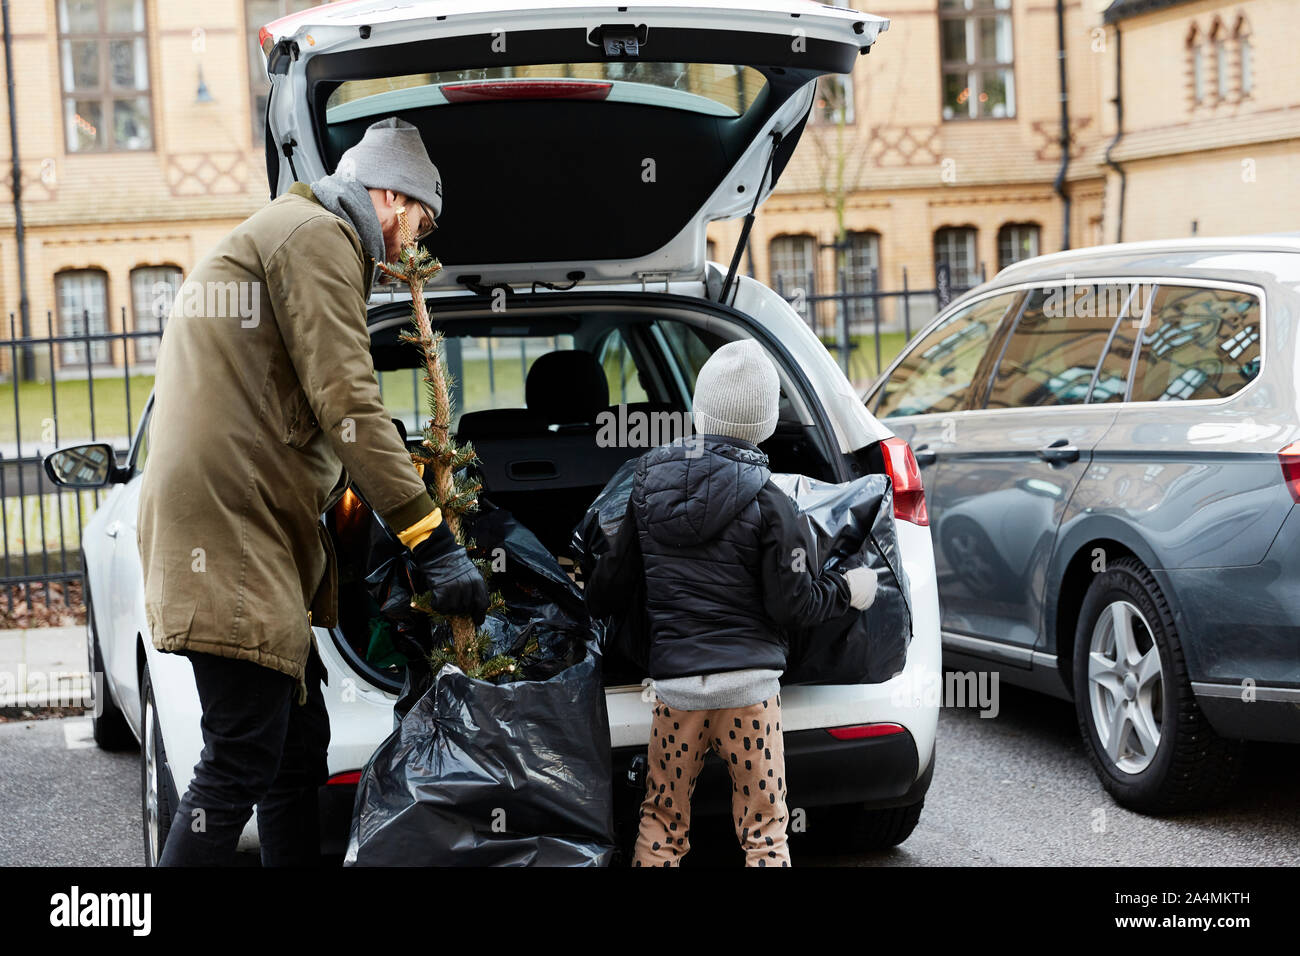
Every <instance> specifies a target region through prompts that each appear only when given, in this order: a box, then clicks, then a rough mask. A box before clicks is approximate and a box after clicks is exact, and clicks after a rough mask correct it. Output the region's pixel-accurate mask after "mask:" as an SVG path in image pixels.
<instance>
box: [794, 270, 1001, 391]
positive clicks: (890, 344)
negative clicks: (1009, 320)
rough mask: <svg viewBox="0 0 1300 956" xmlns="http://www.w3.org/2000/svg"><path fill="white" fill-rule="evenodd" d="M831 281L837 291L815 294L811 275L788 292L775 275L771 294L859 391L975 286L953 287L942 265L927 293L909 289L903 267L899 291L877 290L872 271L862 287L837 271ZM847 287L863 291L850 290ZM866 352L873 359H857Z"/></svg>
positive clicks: (876, 278)
mask: <svg viewBox="0 0 1300 956" xmlns="http://www.w3.org/2000/svg"><path fill="white" fill-rule="evenodd" d="M984 275H985V270H984V266H983V265H981V266H980V279H979V281H980V282H983V281H984ZM836 278H837V282H836V288H837V289H838V291H836V292H828V293H818V292H816V291H815V290H816V284H815V281H814V277H813V276H812V275H809V277H808V282H807V283H806V284H804V285H803V286H800V287H797V288H791V287H789V284H788V283H786V282H785V280H784V277H782V276H777V277H776V290H777V292H778V293H780V294H781V296H782V298H784V299H785V300H786V301H787V302H789V303H790V305H791V306H792V307H793V308H794V309H795V311H797V312H798V313H799V314H800V315H802V316H803V317H804V320H805V321H806V322H807V323H808V324H809V326H811V328H812V330H813V332H815V333H816V334H817V336H818V338H820V339H821V340H822V342H823V344H825V346H826V348H827V349H829V350H830V352H831V354H833V355H835V356H836V358H837V360H838V361H839V363H840V367H841V368H842V369H844V372H845V374H846V375H848V377H849V379H850V381H852V382H853V383H854V384H855V385H858V386H865V385H867V384H869V382H871V381H873V380H874V379H876V378H877V377H879V375H880V373H881V372H883V371H884V369H885V367H886V366H887V365H888V364H889V362H890V361H892V359H893V357H894V355H895V354H897V352H898V350H899V349H901V347H902V346H903V345H905V344H906V343H907V342H910V341H911V340H912V335H913V334H914V333H915V332H916V331H919V330H920V329H921V328H922V327H923V326H924V325H925V324H926V323H928V322H929V321H930V319H932V318H934V316H935V315H936V314H938V312H939V311H941V310H942V309H943V308H944V307H945V306H947V305H948V303H949V302H951V301H952V300H953V299H955V298H956V297H957V296H959V295H962V294H963V293H965V292H968V291H969V290H970V289H973V288H974V287H975V284H962V285H957V286H954V285H953V284H952V280H951V273H950V271H949V269H948V267H947V266H946V265H940V266H939V267H938V268H937V269H936V270H935V275H934V285H933V286H931V287H928V288H927V287H916V286H913V285H912V284H911V281H910V277H909V274H908V270H907V268H906V267H904V269H903V285H902V288H900V289H893V290H886V289H881V288H880V274H879V270H877V269H872V270H871V272H870V275H869V277H865V278H866V281H865V282H863V281H862V278H864V277H855V278H856V279H857V281H856V282H854V283H850V281H849V278H850V277H849V276H848V275H846V273H845V271H844V270H842V269H841V270H839V272H838V275H837V277H836ZM851 284H858V285H862V286H864V288H862V289H857V290H854V289H851ZM867 340H870V341H867ZM868 348H869V349H870V350H871V351H872V352H873V353H874V354H873V355H864V354H862V351H863V349H868ZM873 358H874V361H872V359H873Z"/></svg>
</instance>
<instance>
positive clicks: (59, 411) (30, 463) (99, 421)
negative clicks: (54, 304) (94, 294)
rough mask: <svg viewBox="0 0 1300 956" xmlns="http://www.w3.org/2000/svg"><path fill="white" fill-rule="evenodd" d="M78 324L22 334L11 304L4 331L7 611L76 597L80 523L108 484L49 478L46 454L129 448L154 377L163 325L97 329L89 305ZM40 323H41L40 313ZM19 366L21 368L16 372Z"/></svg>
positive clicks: (0, 508)
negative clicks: (85, 445) (85, 447)
mask: <svg viewBox="0 0 1300 956" xmlns="http://www.w3.org/2000/svg"><path fill="white" fill-rule="evenodd" d="M81 318H82V321H81V322H80V323H78V326H79V327H78V330H77V331H76V332H74V333H70V334H56V332H55V320H54V317H53V315H51V314H50V313H48V312H47V313H46V314H45V316H44V323H43V324H44V326H45V334H44V335H40V334H37V333H36V332H35V331H33V330H29V331H28V333H27V334H22V332H21V330H20V328H19V322H18V319H17V316H15V315H14V314H13V313H10V314H9V316H8V321H7V323H6V328H5V331H6V332H7V333H8V335H7V338H0V409H12V412H13V414H12V417H11V416H9V415H6V414H4V412H3V411H0V545H2V546H3V550H2V551H0V611H3V612H6V613H9V614H12V613H13V612H14V609H15V604H16V603H18V602H27V603H28V604H29V605H30V604H41V603H44V604H47V605H49V604H53V603H58V604H61V605H63V606H65V607H71V606H73V605H74V604H76V603H79V600H80V595H79V594H77V593H76V592H77V587H76V585H78V584H79V582H80V581H81V576H82V566H81V558H80V549H81V532H82V529H83V528H84V527H85V524H86V522H87V521H89V519H90V517H91V515H93V514H94V511H95V509H96V508H97V507H98V506H99V504H100V502H101V501H102V499H103V496H104V495H105V494H106V493H107V492H105V491H103V490H87V491H70V490H66V489H63V488H60V487H59V486H57V485H55V484H54V483H53V482H51V481H50V480H49V479H48V478H47V477H46V475H45V470H44V468H43V467H42V462H43V459H44V457H45V455H47V454H49V453H50V452H51V451H53V450H54V449H55V448H58V447H59V446H61V445H68V444H75V443H77V442H82V441H85V442H90V441H106V442H108V443H109V444H111V445H112V446H113V447H114V448H115V449H116V450H117V451H118V452H119V454H122V453H125V451H126V449H127V448H128V446H129V444H130V435H131V433H132V429H133V428H134V425H135V423H136V416H137V415H138V414H139V412H140V410H141V409H142V408H143V407H144V401H145V399H146V398H147V397H148V394H149V390H150V388H151V387H152V377H153V368H152V364H151V363H144V364H142V363H141V362H139V361H138V360H137V359H138V357H139V356H140V355H141V354H143V355H147V356H149V357H150V358H151V357H152V355H153V354H154V351H155V349H156V346H157V343H158V341H159V340H160V338H161V336H162V330H161V328H159V329H156V330H145V331H126V326H127V314H126V309H125V308H123V309H122V310H121V312H120V320H121V321H120V323H119V326H118V328H119V331H92V329H93V328H94V323H92V321H91V319H92V316H91V315H90V313H89V312H85V313H83V315H82V317H81ZM32 324H33V325H37V324H39V320H38V321H37V322H33V323H32ZM15 373H17V374H15Z"/></svg>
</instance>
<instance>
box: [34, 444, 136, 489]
mask: <svg viewBox="0 0 1300 956" xmlns="http://www.w3.org/2000/svg"><path fill="white" fill-rule="evenodd" d="M121 472H122V470H121V469H119V468H118V467H117V454H116V453H115V452H114V451H113V446H112V445H110V444H108V442H94V443H93V444H89V445H73V446H72V447H70V448H60V449H59V450H58V451H52V452H50V453H49V454H48V455H46V456H45V474H46V475H47V476H48V477H49V479H50V481H52V482H54V483H55V484H56V485H61V486H62V487H64V488H104V487H106V486H108V485H110V484H112V483H113V482H115V481H120V480H121Z"/></svg>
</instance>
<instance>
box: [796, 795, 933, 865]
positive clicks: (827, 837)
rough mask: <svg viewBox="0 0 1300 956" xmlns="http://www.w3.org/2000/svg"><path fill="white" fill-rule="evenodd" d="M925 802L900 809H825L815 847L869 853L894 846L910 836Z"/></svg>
mask: <svg viewBox="0 0 1300 956" xmlns="http://www.w3.org/2000/svg"><path fill="white" fill-rule="evenodd" d="M924 806H925V801H924V800H922V801H920V802H918V803H911V804H908V805H907V806H902V807H886V808H884V809H880V808H877V807H867V806H862V805H859V804H850V805H847V806H837V807H829V808H828V810H829V811H830V812H829V813H826V814H824V815H823V822H822V823H821V824H820V825H818V829H819V830H820V831H821V833H820V834H814V833H812V832H811V828H810V833H809V835H810V836H812V835H818V836H820V838H821V839H818V840H817V841H816V843H815V845H816V848H817V849H818V850H819V851H823V852H827V851H830V852H850V853H870V852H873V851H877V850H888V849H892V848H893V847H896V846H898V845H899V844H900V843H903V842H905V841H906V840H907V838H908V837H910V836H911V835H912V831H913V830H915V829H916V825H917V823H918V822H920V819H921V810H922V808H923V807H924Z"/></svg>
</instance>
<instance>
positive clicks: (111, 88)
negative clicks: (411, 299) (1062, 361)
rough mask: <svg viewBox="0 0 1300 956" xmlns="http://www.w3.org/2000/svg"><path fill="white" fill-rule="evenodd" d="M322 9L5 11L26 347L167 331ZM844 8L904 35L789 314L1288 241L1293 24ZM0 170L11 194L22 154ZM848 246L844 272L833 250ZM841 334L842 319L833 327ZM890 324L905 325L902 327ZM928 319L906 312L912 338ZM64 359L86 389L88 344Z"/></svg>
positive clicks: (797, 216)
mask: <svg viewBox="0 0 1300 956" xmlns="http://www.w3.org/2000/svg"><path fill="white" fill-rule="evenodd" d="M308 5H309V4H307V3H305V2H303V0H207V2H205V3H202V4H196V3H182V2H172V0H31V2H27V3H23V4H12V5H11V7H10V18H11V24H10V28H11V39H12V51H13V60H14V77H13V79H14V86H15V91H16V96H17V110H16V112H17V127H18V140H19V158H20V160H21V166H22V208H23V213H24V225H25V231H26V237H25V243H24V245H25V249H26V273H27V282H26V285H27V290H28V296H29V303H30V306H29V307H30V315H31V317H32V325H33V329H34V331H35V332H36V333H37V334H43V333H44V331H45V327H46V326H45V321H46V318H45V317H46V313H47V311H48V312H50V313H51V314H52V315H53V317H54V323H55V328H56V330H59V331H61V332H64V333H66V332H77V331H80V330H81V329H82V328H83V327H84V326H85V317H86V316H87V315H88V316H89V327H90V329H91V331H103V330H108V331H117V330H119V329H121V328H122V327H123V324H125V327H126V328H127V329H147V328H151V327H156V326H154V323H156V322H157V318H156V314H155V313H156V309H155V308H153V303H155V302H156V301H157V298H158V296H157V292H156V290H157V289H158V288H160V287H166V285H167V284H169V283H175V282H176V281H177V280H178V277H179V276H180V275H181V274H183V273H184V272H185V271H186V270H188V269H189V268H191V267H192V266H193V265H194V263H195V262H196V261H197V260H198V258H199V257H200V256H201V255H202V254H203V252H204V251H205V250H206V249H207V248H209V247H210V246H211V245H212V244H213V243H214V242H215V241H216V240H217V239H218V238H219V237H220V236H221V235H223V234H224V233H225V232H226V231H227V230H229V229H230V228H231V227H232V226H234V225H235V224H236V223H237V222H239V221H240V220H242V219H243V218H245V217H246V216H248V215H249V214H250V213H251V212H253V211H254V210H255V209H256V208H258V207H259V206H260V205H261V204H262V203H263V202H265V201H266V198H267V185H266V177H265V172H264V162H265V160H264V153H263V143H262V137H263V132H262V118H261V114H262V109H263V107H264V105H265V90H266V82H265V79H264V78H263V77H262V75H261V70H262V62H261V56H260V53H259V51H258V49H257V46H256V35H257V30H258V28H259V26H261V25H262V24H264V23H266V22H269V21H270V20H273V19H275V18H277V17H278V16H281V15H283V14H284V13H287V12H291V11H292V10H296V9H301V8H303V7H305V6H308ZM852 5H853V6H858V7H862V8H865V9H867V10H870V11H871V12H873V13H876V14H879V15H883V16H887V17H889V18H890V19H891V21H892V22H891V27H890V30H889V32H888V33H886V34H884V35H883V37H882V38H881V42H880V43H879V44H878V45H877V47H876V49H875V50H874V51H873V52H872V54H871V55H870V56H868V57H865V58H863V59H862V60H861V61H860V62H859V64H858V68H857V70H856V71H855V73H854V74H853V82H852V84H851V85H849V84H847V83H846V82H845V81H844V80H842V79H839V78H834V79H828V80H827V81H824V83H823V89H822V92H821V96H820V98H819V103H818V105H817V107H816V108H815V110H814V115H813V117H812V120H811V126H810V128H809V129H808V131H807V132H806V134H805V137H804V141H803V143H802V144H801V146H800V148H799V150H798V152H797V153H796V155H795V158H794V160H793V161H792V163H791V165H790V167H789V168H788V169H787V170H786V172H785V174H784V176H783V178H782V180H781V185H780V188H779V189H778V191H777V193H776V194H775V195H774V196H773V197H772V198H771V200H770V201H769V202H768V203H767V204H766V206H765V207H764V209H763V211H762V212H761V213H760V215H759V218H758V221H757V224H756V226H755V229H754V231H753V235H752V237H751V242H750V256H749V257H748V258H746V259H745V260H744V261H743V262H742V267H743V268H745V269H746V271H752V272H753V273H754V274H755V275H756V276H757V277H758V278H760V279H762V280H764V281H767V282H770V283H771V284H773V285H778V284H779V285H780V286H782V287H783V288H784V289H785V290H786V291H787V292H788V293H793V292H794V290H796V289H800V288H802V289H804V290H805V292H809V293H818V292H833V291H835V290H836V288H837V286H838V283H839V277H838V274H839V272H840V267H841V266H842V267H843V276H844V279H843V282H844V285H845V287H846V288H848V289H850V290H856V291H860V290H866V289H869V288H871V287H872V283H873V282H874V283H875V284H876V287H877V288H883V289H887V290H895V289H898V288H900V287H901V286H902V284H903V280H904V269H906V270H907V280H908V282H909V284H910V286H911V287H912V288H918V287H929V286H932V285H933V284H934V275H935V266H936V263H938V262H944V263H946V264H947V266H948V268H949V271H950V274H951V279H952V283H953V285H954V286H957V287H961V286H965V285H969V284H972V283H974V282H977V281H978V280H979V278H980V276H981V275H992V274H993V273H994V272H995V271H996V270H997V269H998V268H999V267H1000V266H1001V265H1003V264H1006V263H1007V262H1009V261H1014V260H1015V259H1018V258H1022V257H1024V256H1026V255H1033V254H1035V253H1038V252H1051V251H1055V250H1057V249H1060V248H1061V247H1062V245H1063V244H1064V242H1065V234H1066V232H1067V225H1066V212H1067V209H1068V217H1069V218H1068V235H1069V243H1070V244H1071V245H1073V246H1080V245H1089V244H1094V243H1097V242H1102V241H1114V240H1115V239H1117V238H1120V237H1121V235H1122V238H1124V239H1142V238H1152V237H1155V236H1171V235H1188V234H1191V233H1192V232H1194V231H1199V232H1200V233H1202V234H1209V233H1241V232H1250V231H1261V230H1282V229H1292V228H1297V222H1298V221H1300V216H1298V215H1297V214H1298V213H1300V188H1298V187H1300V151H1298V149H1297V147H1300V108H1298V107H1300V104H1296V103H1293V102H1292V100H1294V99H1295V97H1296V94H1295V92H1294V84H1291V83H1286V82H1283V79H1284V78H1285V77H1287V76H1289V75H1292V74H1293V73H1294V66H1293V63H1294V59H1293V53H1292V51H1293V50H1294V49H1295V48H1296V45H1297V43H1298V42H1300V9H1297V4H1296V3H1295V2H1294V0H1238V2H1224V0H1114V2H1111V0H1066V2H1063V3H1062V4H1061V5H1060V8H1059V11H1060V14H1061V15H1062V17H1063V19H1061V20H1059V21H1058V4H1057V3H1056V2H1055V0H883V2H881V3H878V4H877V3H874V2H864V0H854V2H853V4H852ZM1058 24H1059V29H1060V33H1061V34H1063V38H1064V51H1065V56H1064V62H1065V76H1066V84H1067V92H1068V100H1067V107H1068V118H1067V120H1066V125H1067V127H1068V131H1069V150H1068V152H1069V158H1068V162H1063V157H1062V149H1061V132H1062V110H1061V99H1060V80H1059V76H1058V64H1059V62H1060V60H1059V58H1058ZM0 65H2V64H0ZM1117 86H1118V94H1119V95H1118V97H1117ZM1116 99H1118V100H1119V102H1120V103H1121V104H1122V109H1123V130H1122V132H1120V131H1119V127H1118V126H1117V110H1116V105H1115V103H1114V102H1113V101H1115V100H1116ZM8 122H9V117H8V111H7V106H6V104H5V102H4V100H3V98H0V124H4V128H5V129H7V128H8ZM1117 134H1118V135H1117ZM0 156H3V162H2V163H0V168H2V169H3V172H2V173H0V175H3V176H4V177H5V181H6V183H11V182H12V176H11V171H10V170H11V165H10V159H9V140H8V137H0ZM435 161H436V157H435ZM4 200H5V201H4V202H0V306H2V307H3V309H4V310H5V311H10V310H13V311H16V310H17V308H18V302H19V288H20V284H19V277H18V256H17V243H16V237H15V222H14V218H15V217H14V209H13V203H12V202H11V201H10V200H11V197H10V195H9V193H8V190H7V189H6V190H5V195H4ZM841 226H842V228H843V231H844V232H845V234H846V241H845V242H844V243H842V244H841V250H842V257H841V256H840V255H839V254H838V253H837V251H836V249H835V248H833V246H834V244H835V243H836V242H837V239H838V237H839V235H840V232H841ZM1121 230H1122V232H1121ZM738 233H739V224H738V223H736V222H729V223H716V224H714V225H713V226H712V227H711V228H710V237H711V240H712V245H713V250H714V253H713V254H714V257H715V258H718V259H722V260H724V261H725V260H726V259H728V258H729V257H730V254H731V250H732V248H733V246H734V243H735V241H736V237H737V236H738ZM856 308H857V309H858V310H859V311H857V312H856V313H855V314H856V317H859V318H861V317H863V315H864V313H863V312H862V311H860V310H861V309H862V308H863V307H856ZM828 312H833V306H832V305H831V304H830V303H826V304H824V305H823V306H822V307H821V309H820V310H819V314H820V317H821V318H822V319H823V320H824V319H825V317H826V315H827V314H828ZM881 312H882V318H883V319H884V320H885V321H887V322H891V323H894V324H896V323H897V322H898V320H899V310H897V309H896V308H894V307H893V305H892V304H887V305H885V306H884V307H882V309H881ZM928 314H929V312H928V309H927V303H926V302H925V301H923V300H914V311H913V316H912V320H913V328H915V327H916V325H918V324H919V323H920V322H921V321H924V319H926V318H928ZM4 334H5V335H7V332H6V333H4ZM153 347H154V346H153V343H152V340H146V339H141V340H137V341H136V342H134V343H132V345H131V349H132V354H131V355H130V359H131V361H132V364H133V365H134V364H137V363H143V364H144V365H146V366H147V365H148V363H149V362H150V361H151V358H152V350H153ZM122 353H123V347H122V345H121V344H120V343H114V344H113V345H111V346H110V345H108V344H107V343H103V344H102V345H101V346H97V347H96V348H95V349H94V350H92V354H91V355H90V356H89V358H90V360H91V363H92V364H93V365H94V366H95V367H96V368H97V369H100V370H102V371H104V372H105V373H109V372H111V371H112V370H113V369H115V368H117V367H119V366H120V364H121V362H122V360H123V357H124V356H123V354H122ZM55 358H56V362H57V363H58V364H59V365H60V366H64V367H68V368H69V370H70V371H71V372H75V373H77V374H84V370H85V367H86V360H87V355H86V353H85V351H84V346H81V345H79V344H77V343H71V344H68V345H65V346H64V347H63V349H62V352H61V354H59V355H57V356H56V357H55ZM7 368H8V355H7V353H6V354H0V371H7Z"/></svg>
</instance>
